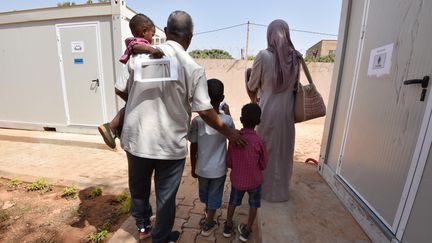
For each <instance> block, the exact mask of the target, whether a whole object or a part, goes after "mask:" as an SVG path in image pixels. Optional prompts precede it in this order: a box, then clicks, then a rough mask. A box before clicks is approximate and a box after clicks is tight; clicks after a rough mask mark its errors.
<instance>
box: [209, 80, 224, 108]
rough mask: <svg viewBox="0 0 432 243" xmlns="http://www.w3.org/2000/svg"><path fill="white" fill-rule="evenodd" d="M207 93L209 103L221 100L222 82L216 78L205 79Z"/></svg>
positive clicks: (222, 94)
mask: <svg viewBox="0 0 432 243" xmlns="http://www.w3.org/2000/svg"><path fill="white" fill-rule="evenodd" d="M207 87H208V93H209V96H210V100H211V103H212V104H213V103H215V102H221V101H222V99H223V97H224V84H223V83H222V81H220V80H219V79H216V78H212V79H209V80H207Z"/></svg>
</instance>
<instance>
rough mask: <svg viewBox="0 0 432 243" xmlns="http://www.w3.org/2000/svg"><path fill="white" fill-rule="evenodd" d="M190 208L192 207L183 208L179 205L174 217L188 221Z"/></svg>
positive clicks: (183, 206)
mask: <svg viewBox="0 0 432 243" xmlns="http://www.w3.org/2000/svg"><path fill="white" fill-rule="evenodd" d="M192 208H193V207H191V206H185V205H181V204H179V205H178V206H177V210H176V217H178V218H182V219H186V220H187V219H189V212H190V211H191V209H192Z"/></svg>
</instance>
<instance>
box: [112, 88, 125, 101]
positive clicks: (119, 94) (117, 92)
mask: <svg viewBox="0 0 432 243" xmlns="http://www.w3.org/2000/svg"><path fill="white" fill-rule="evenodd" d="M115 93H116V95H118V96H119V97H120V98H121V99H122V100H124V102H127V99H128V93H127V92H124V91H120V90H119V89H117V88H116V89H115Z"/></svg>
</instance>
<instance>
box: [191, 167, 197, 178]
mask: <svg viewBox="0 0 432 243" xmlns="http://www.w3.org/2000/svg"><path fill="white" fill-rule="evenodd" d="M191 176H192V177H193V178H198V175H197V174H195V168H192V169H191Z"/></svg>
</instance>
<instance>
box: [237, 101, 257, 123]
mask: <svg viewBox="0 0 432 243" xmlns="http://www.w3.org/2000/svg"><path fill="white" fill-rule="evenodd" d="M260 120H261V108H260V107H259V105H258V104H255V103H249V104H246V105H244V106H243V108H242V109H241V121H242V123H243V125H244V126H246V127H255V126H256V125H258V124H259V123H260Z"/></svg>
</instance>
